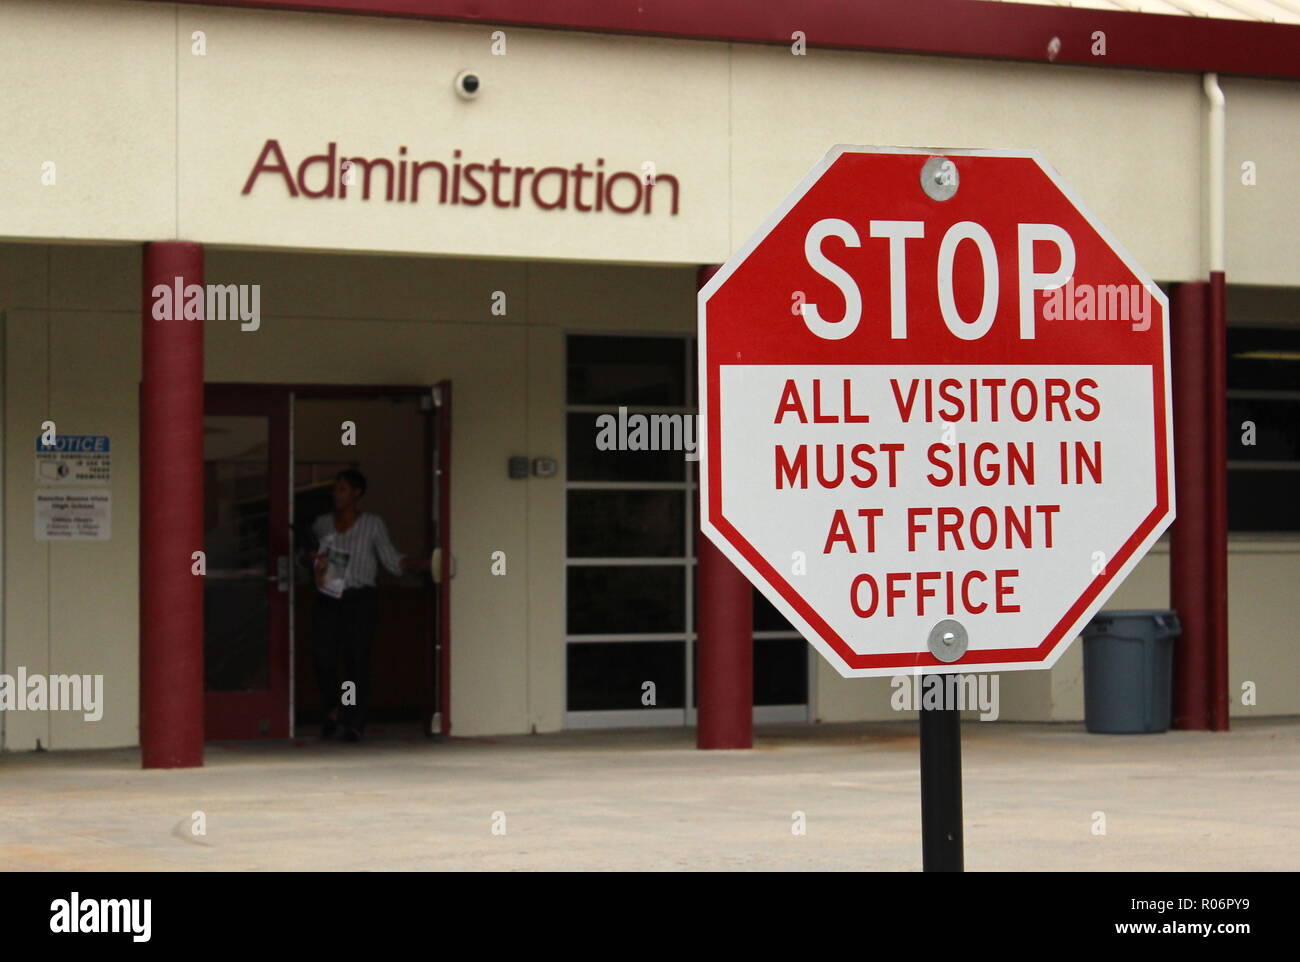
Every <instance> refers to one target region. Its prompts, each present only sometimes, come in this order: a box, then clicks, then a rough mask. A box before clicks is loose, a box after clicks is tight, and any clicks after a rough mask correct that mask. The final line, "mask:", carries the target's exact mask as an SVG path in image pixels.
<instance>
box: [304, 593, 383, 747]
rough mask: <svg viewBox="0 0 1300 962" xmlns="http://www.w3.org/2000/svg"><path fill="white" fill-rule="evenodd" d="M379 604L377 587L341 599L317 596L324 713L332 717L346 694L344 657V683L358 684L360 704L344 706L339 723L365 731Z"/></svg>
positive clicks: (315, 626)
mask: <svg viewBox="0 0 1300 962" xmlns="http://www.w3.org/2000/svg"><path fill="white" fill-rule="evenodd" d="M378 616H379V605H378V601H377V596H376V594H375V589H374V588H349V589H348V590H347V591H345V592H343V597H341V598H331V597H329V596H328V595H323V594H320V593H317V595H316V607H315V610H314V611H313V612H312V626H311V634H312V647H313V649H314V651H313V654H314V660H315V663H316V684H317V686H319V688H320V704H321V711H322V713H324V714H325V715H328V714H329V713H330V711H331V709H333V708H336V707H338V706H339V702H340V697H341V695H342V688H341V684H342V683H341V682H340V681H339V677H338V662H339V656H340V655H342V656H343V681H344V682H349V681H350V682H353V683H354V684H355V685H356V704H355V705H343V706H342V708H341V710H340V711H339V723H340V724H341V725H344V726H347V727H350V728H355V729H356V730H357V731H361V730H362V729H363V728H364V727H365V724H366V706H367V704H368V703H369V698H370V647H371V643H372V642H373V641H374V638H375V623H376V622H377V620H378ZM349 700H351V699H349Z"/></svg>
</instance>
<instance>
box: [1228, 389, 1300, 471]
mask: <svg viewBox="0 0 1300 962" xmlns="http://www.w3.org/2000/svg"><path fill="white" fill-rule="evenodd" d="M1247 421H1250V422H1252V423H1253V424H1254V426H1255V431H1254V442H1255V443H1254V444H1247V443H1245V442H1246V440H1247V439H1248V438H1247V435H1246V428H1244V427H1242V425H1243V424H1244V423H1245V422H1247ZM1228 460H1229V461H1300V400H1295V401H1285V400H1273V399H1271V398H1269V399H1265V398H1228Z"/></svg>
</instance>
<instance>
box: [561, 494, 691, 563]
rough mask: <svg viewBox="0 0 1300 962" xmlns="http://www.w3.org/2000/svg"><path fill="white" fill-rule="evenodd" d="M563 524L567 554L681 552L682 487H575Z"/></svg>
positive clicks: (639, 555)
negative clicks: (636, 489) (616, 488)
mask: <svg viewBox="0 0 1300 962" xmlns="http://www.w3.org/2000/svg"><path fill="white" fill-rule="evenodd" d="M567 524H568V529H569V530H568V539H569V548H568V550H569V557H570V558H680V557H682V556H683V555H684V554H685V551H686V493H685V492H684V491H592V490H587V489H579V490H573V491H570V492H569V510H568V520H567Z"/></svg>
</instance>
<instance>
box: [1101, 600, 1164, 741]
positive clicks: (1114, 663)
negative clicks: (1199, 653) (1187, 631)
mask: <svg viewBox="0 0 1300 962" xmlns="http://www.w3.org/2000/svg"><path fill="white" fill-rule="evenodd" d="M1181 632H1182V628H1181V627H1180V625H1179V624H1178V615H1177V614H1176V613H1175V612H1172V611H1159V610H1152V611H1101V612H1098V613H1097V614H1096V615H1095V616H1094V617H1093V619H1092V621H1091V622H1089V623H1088V627H1086V628H1084V629H1083V705H1084V709H1083V711H1084V715H1083V717H1084V722H1085V724H1086V725H1087V728H1088V731H1090V732H1095V733H1097V734H1104V735H1133V734H1151V733H1156V732H1164V731H1168V730H1169V721H1170V712H1171V708H1172V706H1171V696H1172V693H1173V675H1174V639H1176V638H1177V637H1178V636H1179V634H1180V633H1181Z"/></svg>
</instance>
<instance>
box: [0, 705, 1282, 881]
mask: <svg viewBox="0 0 1300 962" xmlns="http://www.w3.org/2000/svg"><path fill="white" fill-rule="evenodd" d="M963 751H964V762H965V764H964V771H965V783H964V792H965V827H966V865H967V868H968V870H980V869H1008V870H1023V871H1039V870H1071V871H1074V870H1080V871H1088V870H1157V871H1160V870H1175V871H1176V870H1190V869H1218V870H1226V871H1258V870H1282V869H1288V870H1294V869H1297V868H1300V719H1295V718H1288V719H1251V720H1246V721H1238V722H1236V723H1235V727H1234V730H1233V731H1232V732H1230V733H1228V734H1210V733H1200V732H1171V733H1169V734H1166V735H1145V736H1102V735H1089V734H1087V733H1086V732H1085V731H1083V728H1082V726H1079V725H1033V724H1010V723H1001V722H997V723H979V722H966V723H964V725H963ZM139 764H140V762H139V752H138V750H128V749H123V750H108V751H85V752H68V753H59V752H49V753H23V754H5V755H0V871H23V870H26V871H39V870H77V869H93V870H162V871H176V870H180V871H188V870H200V871H201V870H209V869H233V870H267V869H287V870H325V869H343V870H349V869H353V870H385V869H413V870H425V869H433V870H477V869H489V870H502V869H522V870H535V869H558V870H624V869H630V870H652V871H683V870H699V869H712V870H750V869H772V870H827V871H836V870H915V869H919V867H920V838H919V820H920V810H919V802H918V792H919V782H918V776H917V737H916V724H915V722H914V721H912V722H907V721H903V722H890V723H885V724H855V725H816V726H775V727H766V728H761V729H759V732H758V736H757V739H756V744H755V747H754V749H753V750H752V751H743V752H699V751H696V750H695V749H694V732H693V730H687V729H669V730H663V729H660V730H639V731H623V732H605V731H602V732H566V733H561V734H551V735H534V736H511V737H501V738H491V739H486V738H484V739H473V738H469V739H460V738H452V739H446V740H436V741H429V740H425V739H423V738H420V737H418V736H404V735H403V734H402V733H401V732H400V730H398V731H392V730H390V732H389V733H388V735H387V737H382V736H381V737H376V738H371V739H370V740H368V741H366V742H363V743H361V744H358V745H350V744H340V743H335V742H326V743H321V742H317V741H315V740H312V739H306V738H304V739H299V740H297V741H295V742H264V743H237V744H226V745H209V746H208V752H207V761H206V765H205V766H204V767H203V768H201V769H188V770H178V771H148V772H146V771H141V770H140V767H139ZM195 813H202V815H201V821H202V822H203V823H204V828H205V830H206V834H198V835H196V834H195V833H194V832H193V826H195V825H196V824H198V823H199V821H200V817H199V816H196V814H195ZM797 813H803V816H802V817H803V821H804V823H805V824H806V834H795V833H794V832H793V831H792V827H794V826H796V825H797V824H798V822H799V818H800V816H799V815H798V814H797ZM1103 818H1104V829H1105V833H1104V834H1101V833H1100V832H1099V831H1097V829H1096V827H1099V826H1100V825H1101V822H1102V819H1103ZM494 827H495V829H496V832H497V833H496V834H494ZM502 831H504V833H503V834H502Z"/></svg>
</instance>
